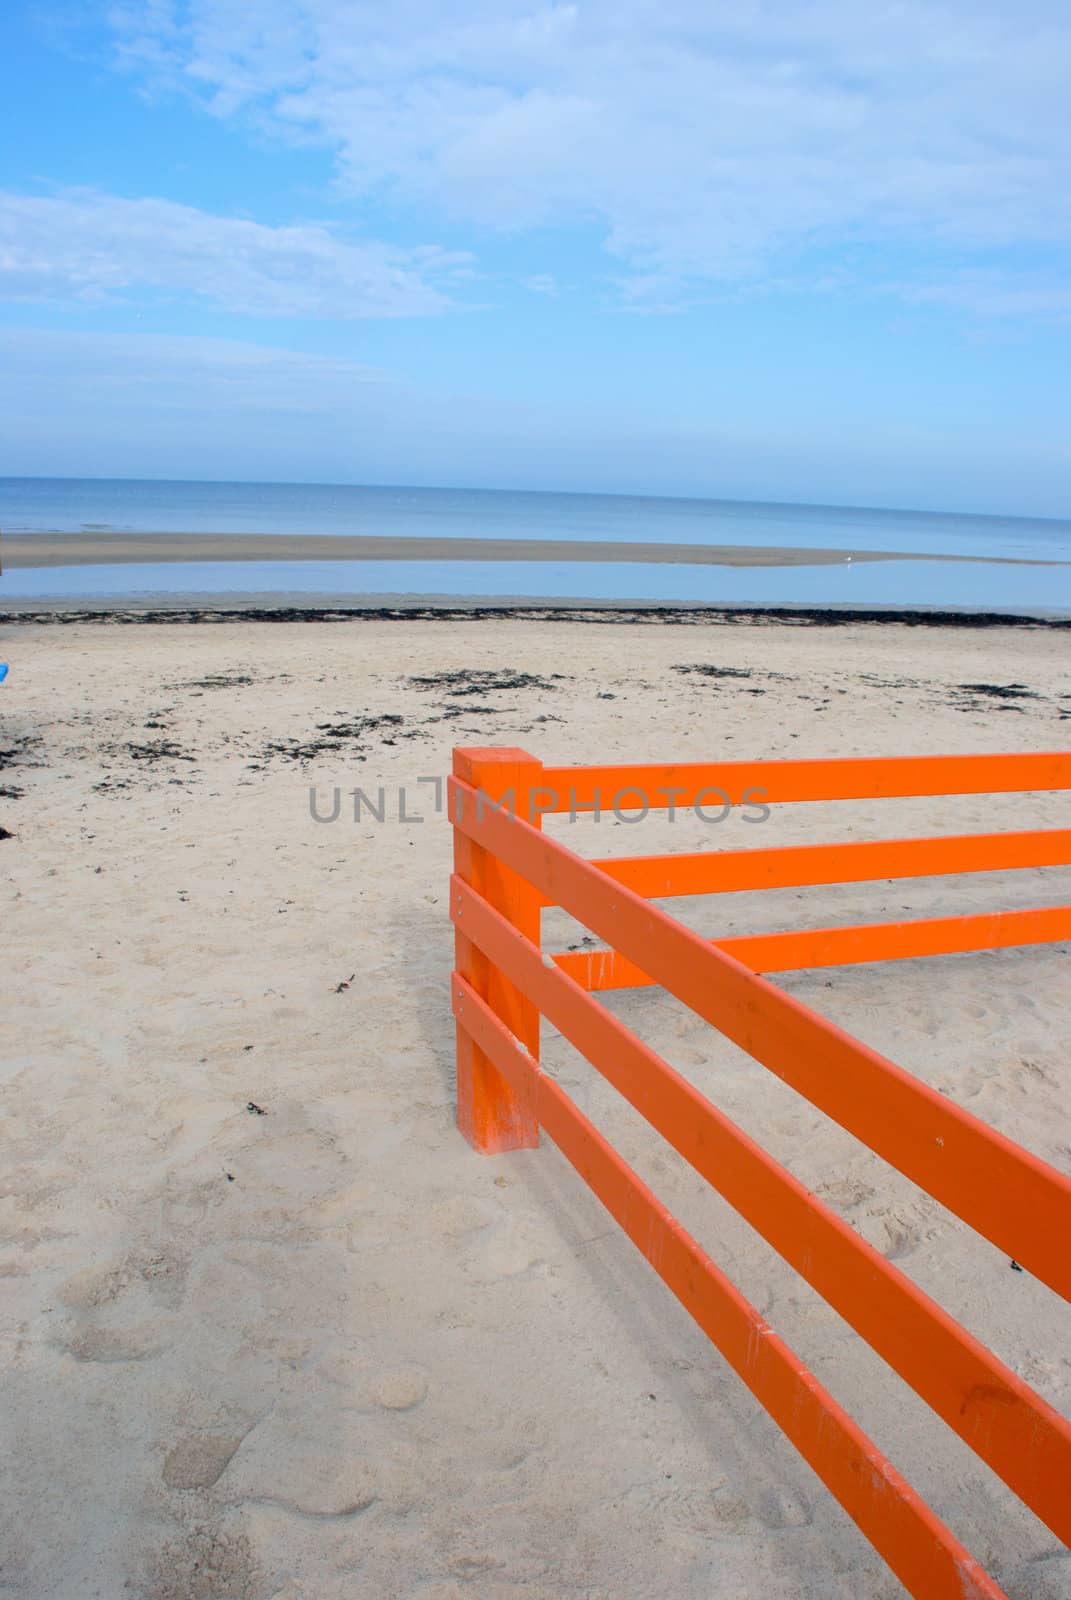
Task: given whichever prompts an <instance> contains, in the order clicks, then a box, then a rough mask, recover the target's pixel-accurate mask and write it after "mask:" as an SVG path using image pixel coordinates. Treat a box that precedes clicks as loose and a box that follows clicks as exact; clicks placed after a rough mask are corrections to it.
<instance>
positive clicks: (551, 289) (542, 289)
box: [521, 272, 558, 296]
mask: <svg viewBox="0 0 1071 1600" xmlns="http://www.w3.org/2000/svg"><path fill="white" fill-rule="evenodd" d="M521 281H522V287H523V288H525V289H527V290H528V291H529V293H530V294H546V295H551V296H553V295H556V294H557V293H558V280H557V279H556V278H554V277H552V276H551V274H550V273H549V272H535V273H533V274H532V276H531V277H530V278H524V279H522V280H521Z"/></svg>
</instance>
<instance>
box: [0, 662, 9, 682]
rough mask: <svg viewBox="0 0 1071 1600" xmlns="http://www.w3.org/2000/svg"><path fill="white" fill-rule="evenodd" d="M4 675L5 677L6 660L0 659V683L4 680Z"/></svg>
mask: <svg viewBox="0 0 1071 1600" xmlns="http://www.w3.org/2000/svg"><path fill="white" fill-rule="evenodd" d="M6 677H7V662H6V661H0V683H3V681H4V679H5V678H6Z"/></svg>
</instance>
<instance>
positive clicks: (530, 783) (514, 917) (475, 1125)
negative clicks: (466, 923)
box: [454, 749, 543, 1155]
mask: <svg viewBox="0 0 1071 1600" xmlns="http://www.w3.org/2000/svg"><path fill="white" fill-rule="evenodd" d="M542 770H543V767H542V763H541V762H539V761H537V760H536V758H535V757H534V756H530V755H529V754H528V752H527V751H526V750H516V749H490V750H488V749H455V750H454V775H455V777H457V778H460V779H461V781H462V782H463V783H467V784H469V785H470V786H471V787H472V788H473V789H475V790H476V791H477V806H478V807H481V808H482V807H484V806H486V807H487V808H488V810H490V809H491V808H492V807H501V808H502V809H503V810H505V811H507V812H512V814H513V815H515V816H518V817H522V818H523V819H524V820H525V821H526V822H527V821H529V820H531V821H532V823H533V825H534V826H535V827H537V828H538V827H539V826H540V823H541V817H540V813H539V810H538V794H537V791H538V787H539V779H540V775H541V773H542ZM454 871H455V873H456V874H457V876H458V877H459V878H461V879H463V880H464V882H466V883H468V884H470V885H471V886H472V888H473V889H474V890H475V892H476V893H477V894H479V895H482V897H483V898H484V899H485V900H486V901H487V903H488V904H489V905H492V906H494V908H495V910H496V911H499V912H501V914H502V915H503V916H504V917H505V918H506V919H507V920H508V921H509V922H510V923H511V924H512V925H513V927H515V928H516V929H517V931H518V933H521V934H523V935H524V936H525V937H526V938H527V939H530V940H531V941H532V943H533V944H534V945H535V947H536V949H538V948H539V942H540V910H541V906H542V904H543V897H542V896H541V895H540V894H539V893H538V891H536V890H535V889H533V888H532V886H531V885H530V884H529V883H527V882H526V881H525V880H524V879H523V878H522V877H520V875H519V874H518V873H516V872H513V871H511V870H510V868H509V867H507V866H505V865H503V863H502V862H501V861H499V860H497V859H496V857H495V856H494V855H492V853H491V852H490V851H489V850H486V849H485V848H484V847H483V846H482V845H479V844H477V843H476V842H475V840H473V839H470V838H469V837H467V835H465V834H464V833H462V832H461V830H460V829H459V828H457V827H456V826H455V828H454ZM454 948H455V966H456V969H457V971H458V973H459V974H460V975H461V977H463V978H464V979H465V980H466V981H467V982H468V983H469V984H471V986H472V988H473V989H474V990H475V992H476V993H477V994H478V995H480V996H481V997H482V998H483V999H485V1000H486V1001H487V1004H488V1005H489V1007H490V1008H491V1010H492V1011H493V1012H494V1013H495V1015H496V1016H497V1017H500V1018H501V1020H502V1022H503V1023H504V1024H505V1026H506V1027H507V1028H508V1029H509V1031H510V1032H511V1033H512V1034H513V1036H514V1037H515V1038H516V1039H518V1040H520V1042H521V1044H522V1045H523V1046H524V1047H525V1048H526V1049H527V1050H528V1052H529V1054H530V1055H531V1057H532V1058H533V1060H538V1059H539V1008H538V1007H537V1006H535V1005H533V1003H532V1002H531V1001H530V1000H528V999H526V997H525V996H524V995H523V994H522V993H521V991H520V990H519V989H517V988H516V987H515V986H514V985H513V984H512V983H510V982H509V980H508V979H507V978H506V977H505V976H504V975H503V974H502V973H501V972H499V971H498V969H497V968H496V967H494V966H493V965H492V964H491V962H489V961H488V959H487V957H486V956H485V955H484V954H483V953H482V951H480V950H479V949H477V947H476V946H475V945H474V944H473V943H472V941H471V940H470V939H468V938H467V937H466V935H465V933H464V931H463V930H462V928H461V927H460V926H458V927H456V931H455V942H454ZM457 1125H458V1128H459V1129H460V1130H461V1132H462V1133H463V1134H464V1135H465V1138H466V1139H467V1140H468V1141H469V1143H470V1144H471V1145H472V1146H473V1148H474V1149H475V1150H478V1151H480V1153H481V1154H483V1155H495V1154H497V1153H498V1152H499V1151H503V1150H531V1149H534V1148H535V1147H536V1146H537V1145H538V1144H539V1121H538V1118H537V1115H536V1107H535V1101H534V1098H533V1096H532V1094H531V1092H530V1091H529V1090H528V1089H526V1088H523V1087H522V1088H518V1087H515V1086H513V1085H511V1084H510V1083H509V1082H507V1080H506V1079H505V1078H504V1077H503V1076H502V1074H501V1073H500V1072H499V1071H498V1069H497V1067H495V1066H493V1065H492V1063H491V1062H490V1061H489V1060H488V1058H487V1056H486V1055H485V1054H484V1052H483V1051H482V1050H480V1049H479V1048H478V1046H477V1045H476V1044H475V1043H474V1042H473V1040H472V1038H471V1036H470V1035H469V1034H468V1033H467V1032H466V1031H465V1030H464V1029H463V1028H461V1027H458V1029H457Z"/></svg>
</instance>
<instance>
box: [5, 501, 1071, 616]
mask: <svg viewBox="0 0 1071 1600" xmlns="http://www.w3.org/2000/svg"><path fill="white" fill-rule="evenodd" d="M0 530H3V531H7V532H16V531H19V532H43V531H49V530H52V531H63V532H75V533H77V532H84V533H86V534H87V536H91V535H92V534H94V533H104V532H108V531H113V530H114V531H138V532H146V533H172V532H185V533H273V534H297V533H315V534H326V535H345V534H379V535H389V536H409V537H421V538H429V539H432V538H443V539H449V538H455V537H461V536H464V537H467V538H514V539H532V540H550V539H572V540H579V539H597V540H615V541H620V542H629V541H633V542H645V543H647V542H649V543H658V542H665V543H674V544H689V543H691V544H735V545H751V546H756V547H760V546H770V545H776V546H787V547H790V548H797V549H798V548H802V547H807V546H821V547H824V548H827V549H838V550H845V551H847V550H884V551H897V552H902V553H904V554H906V555H926V556H970V557H973V558H975V560H974V561H973V562H972V563H971V564H964V563H960V562H957V563H953V562H950V563H948V564H947V565H946V564H945V563H943V562H932V561H911V560H902V561H895V562H881V563H874V564H871V563H866V564H863V565H860V564H855V565H854V566H853V565H849V564H848V563H845V564H844V565H843V566H842V565H841V564H839V563H838V564H836V565H832V566H825V567H785V568H773V569H752V568H749V569H730V568H720V567H691V566H687V565H682V566H677V567H669V566H666V567H659V566H657V565H654V566H651V565H642V566H641V565H639V564H635V563H628V562H617V563H606V562H600V563H589V562H584V563H557V564H556V563H553V562H549V563H547V562H509V563H496V562H490V561H489V562H486V563H484V562H449V561H426V562H392V561H386V562H352V561H339V562H332V561H322V562H264V563H260V562H257V563H253V562H247V563H238V562H231V563H228V562H213V563H199V564H192V563H191V564H182V565H174V566H172V565H162V564H161V565H153V564H139V565H137V566H133V565H132V566H126V567H120V566H110V567H89V566H87V567H75V566H72V567H68V568H62V569H22V570H14V571H9V572H6V573H5V574H4V575H3V577H2V578H0V603H2V599H3V597H4V596H7V597H10V598H12V599H25V598H34V597H37V596H40V597H42V598H47V597H51V598H55V597H71V598H75V597H79V596H91V595H97V596H102V597H103V596H127V597H132V596H135V595H137V596H138V597H151V596H153V595H160V596H166V595H175V594H179V593H182V594H186V593H191V594H198V595H208V594H213V593H229V594H232V595H233V594H235V593H239V592H256V593H278V594H282V593H294V594H305V595H311V594H317V595H325V596H328V597H335V598H339V599H342V598H344V597H345V596H347V595H356V594H435V595H450V596H464V595H472V596H487V595H516V596H540V597H546V598H578V599H603V600H613V599H620V600H635V599H646V600H692V601H695V602H697V603H717V602H721V603H727V604H737V603H751V602H755V603H766V604H785V603H793V602H795V603H801V604H826V603H829V604H860V605H868V606H869V605H879V606H880V605H887V606H899V605H926V606H940V607H946V606H970V607H974V608H977V607H982V608H995V609H1005V610H1009V609H1016V610H1038V611H1056V612H1060V613H1071V521H1055V520H1052V521H1047V520H1043V519H1039V518H1025V517H1021V518H1014V517H982V516H975V515H966V514H964V515H954V514H948V513H934V512H920V511H886V510H873V511H868V510H863V509H857V508H851V507H835V506H807V505H780V504H772V503H770V504H767V503H762V502H758V501H725V500H696V499H668V498H655V497H641V496H624V495H621V496H617V495H577V494H545V493H528V492H519V491H518V492H507V491H498V490H462V489H411V488H359V487H352V486H346V485H331V484H267V483H260V484H257V483H195V482H157V481H137V480H119V479H116V480H111V479H42V478H38V479H33V478H6V479H0ZM998 559H999V560H1000V561H1002V562H1007V561H1009V560H1011V561H1023V562H1029V561H1041V562H1046V563H1064V562H1066V563H1068V565H1067V566H1060V565H1051V566H1049V565H1047V566H1044V567H1028V566H1023V567H1019V566H1007V565H997V564H996V562H997V561H998ZM991 562H992V563H994V564H993V565H989V563H991ZM976 563H977V564H976Z"/></svg>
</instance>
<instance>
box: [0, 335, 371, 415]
mask: <svg viewBox="0 0 1071 1600" xmlns="http://www.w3.org/2000/svg"><path fill="white" fill-rule="evenodd" d="M0 353H2V356H3V361H4V369H5V371H6V372H7V373H8V375H9V376H10V377H12V378H13V379H15V378H16V377H17V383H16V393H17V396H18V397H19V403H24V402H25V401H26V399H27V398H28V397H29V396H31V395H33V396H41V395H53V396H54V395H55V394H56V393H57V391H58V389H59V388H60V387H62V388H63V389H64V391H65V393H66V395H67V398H68V400H69V401H71V402H74V403H77V402H78V401H79V400H82V401H85V402H88V403H92V404H93V405H95V406H97V407H100V406H101V405H105V406H112V405H115V406H134V407H144V406H146V405H151V407H152V408H153V409H154V410H164V411H166V410H171V409H176V408H177V409H181V410H186V409H197V410H200V411H205V410H214V409H217V408H218V409H224V410H228V409H230V410H233V411H234V412H235V413H239V412H270V411H277V412H286V413H300V414H303V415H309V416H316V415H321V416H324V415H326V416H332V417H333V416H335V415H337V413H338V410H339V407H340V406H346V405H351V404H353V403H360V404H376V403H380V402H381V401H382V396H383V393H384V391H385V390H386V389H389V388H390V387H391V386H392V381H393V380H392V379H391V378H390V377H389V376H388V374H386V373H384V372H382V371H381V370H380V369H379V368H376V367H371V366H365V365H364V364H363V363H361V362H358V361H347V360H345V359H343V358H339V357H335V356H317V355H308V354H305V353H304V352H302V351H297V350H286V349H281V348H279V347H276V346H272V345H262V344H254V343H252V342H251V341H248V340H244V339H213V338H208V337H203V336H200V335H183V334H149V333H144V334H142V333H78V332H68V331H66V330H64V331H59V330H54V329H46V328H24V329H23V328H9V329H0Z"/></svg>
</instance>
